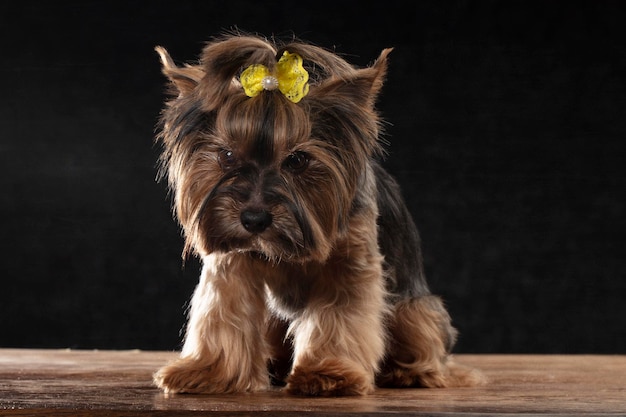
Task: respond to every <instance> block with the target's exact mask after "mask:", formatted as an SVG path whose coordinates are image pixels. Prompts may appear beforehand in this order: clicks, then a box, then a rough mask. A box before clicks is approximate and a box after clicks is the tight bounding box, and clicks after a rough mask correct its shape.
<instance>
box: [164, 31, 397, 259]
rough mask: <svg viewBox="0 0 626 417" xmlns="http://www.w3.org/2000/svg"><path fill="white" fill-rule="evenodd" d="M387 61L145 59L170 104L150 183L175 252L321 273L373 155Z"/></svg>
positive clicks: (285, 51) (307, 48)
mask: <svg viewBox="0 0 626 417" xmlns="http://www.w3.org/2000/svg"><path fill="white" fill-rule="evenodd" d="M390 51H391V50H390V49H386V50H384V51H383V52H382V54H381V55H380V57H379V59H378V60H377V61H376V62H375V63H374V64H373V65H372V66H371V67H368V68H363V69H356V68H354V67H353V66H351V65H349V64H348V63H347V62H346V61H344V60H343V59H342V58H340V57H338V56H337V55H335V54H333V53H331V52H328V51H326V50H323V49H321V48H319V47H316V46H312V45H309V44H305V43H300V42H292V43H288V44H285V45H282V46H278V45H275V44H273V43H270V42H268V41H266V40H263V39H261V38H257V37H253V36H229V37H225V38H222V39H219V40H217V41H215V42H212V43H209V44H208V45H207V46H206V47H205V49H204V51H203V54H202V57H201V61H200V63H199V64H198V65H186V66H182V67H178V66H176V65H175V64H174V62H173V60H172V59H171V58H170V56H169V55H168V53H167V51H166V50H165V49H163V48H161V47H157V52H158V53H159V54H160V56H161V62H162V64H163V73H164V74H165V75H166V76H167V77H168V78H169V80H170V81H171V86H172V93H173V96H172V99H171V100H169V101H168V102H167V104H166V106H165V109H164V110H163V114H162V123H161V130H160V133H159V135H158V139H159V141H160V142H161V143H162V147H163V152H162V155H161V176H163V177H167V178H168V181H169V185H170V188H171V190H172V192H173V196H174V203H175V212H176V216H177V217H178V220H179V221H180V223H181V225H182V227H183V230H184V234H185V239H186V249H185V252H186V253H187V252H189V251H195V252H197V253H198V254H200V255H204V254H208V253H211V252H228V251H249V252H258V253H260V254H261V255H263V256H265V257H267V258H269V259H273V260H281V259H282V260H288V261H291V262H301V261H306V260H317V261H324V260H325V259H326V258H327V257H328V255H329V253H330V252H331V250H332V248H333V243H334V242H335V240H336V239H337V237H338V236H340V235H341V233H342V232H343V231H344V230H345V228H346V227H347V225H348V223H349V218H350V214H351V211H352V210H353V209H354V207H353V205H354V204H353V203H354V198H355V195H356V193H357V189H358V186H359V180H360V177H361V175H362V173H363V172H364V170H365V168H366V166H367V164H368V163H369V160H370V158H371V157H372V155H373V154H375V153H376V152H378V151H379V149H380V148H379V146H380V145H379V140H378V136H379V128H380V122H379V118H378V115H377V114H376V112H375V110H374V101H375V99H376V95H377V93H378V91H379V90H380V87H381V85H382V82H383V78H384V75H385V72H386V57H387V54H388V53H389V52H390ZM283 57H287V58H288V59H289V60H291V61H292V62H288V63H287V67H285V66H284V59H281V58H283ZM281 66H282V67H281ZM285 68H286V69H285ZM245 71H247V72H245ZM302 71H305V72H304V73H303V72H302ZM285 72H287V74H286V75H285ZM251 73H252V75H251ZM264 74H265V75H266V76H263V75H264ZM303 74H304V75H303ZM277 78H278V79H277ZM296 78H297V79H296ZM285 79H286V81H285ZM290 82H291V84H289V83H290ZM255 83H256V84H255ZM259 83H261V84H259ZM281 83H282V84H285V83H287V84H288V87H289V86H292V87H293V88H295V91H296V94H295V97H294V94H290V93H289V92H288V91H286V88H288V87H286V88H282V87H284V85H281V88H278V86H279V84H281ZM294 83H295V84H294ZM251 90H254V91H252V92H251Z"/></svg>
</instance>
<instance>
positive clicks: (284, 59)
mask: <svg viewBox="0 0 626 417" xmlns="http://www.w3.org/2000/svg"><path fill="white" fill-rule="evenodd" d="M239 80H240V81H241V85H242V87H243V91H244V92H245V93H246V95H247V96H248V97H255V96H257V95H258V94H259V93H260V92H261V91H263V90H268V91H272V90H276V89H278V90H279V91H280V92H281V93H283V95H284V96H285V97H287V99H289V100H290V101H292V102H294V103H297V102H299V101H300V100H302V98H303V97H304V96H306V95H307V93H308V92H309V84H308V81H309V73H308V72H307V71H306V70H305V69H304V67H303V66H302V57H300V55H298V54H291V53H289V52H287V51H285V52H284V53H283V56H281V57H280V59H279V60H278V62H277V63H276V73H275V74H272V73H271V72H270V70H269V69H268V68H267V67H266V66H265V65H261V64H253V65H250V66H249V67H248V68H246V69H245V70H244V71H243V72H242V73H241V76H240V77H239Z"/></svg>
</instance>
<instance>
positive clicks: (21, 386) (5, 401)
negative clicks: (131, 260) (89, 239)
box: [0, 349, 626, 416]
mask: <svg viewBox="0 0 626 417" xmlns="http://www.w3.org/2000/svg"><path fill="white" fill-rule="evenodd" d="M175 356H176V354H175V353H171V352H146V351H76V350H29V349H0V415H3V416H4V415H10V416H26V415H28V416H37V415H46V416H49V415H59V416H70V415H71V416H135V415H145V416H187V415H198V414H202V415H210V416H253V415H254V416H257V415H258V414H259V413H263V414H265V415H279V416H303V415H309V416H331V415H332V416H354V415H358V416H380V415H408V416H449V415H461V416H477V415H502V414H524V415H585V416H587V415H626V356H624V355H616V356H608V355H605V356H599V355H458V356H457V360H458V361H459V362H462V363H464V364H466V365H470V366H475V367H477V368H480V369H482V370H483V372H484V373H485V374H486V375H487V377H488V378H489V380H490V382H489V384H487V385H486V386H484V387H478V388H462V389H379V390H377V391H376V392H375V393H374V394H373V395H369V396H366V397H349V398H345V397H344V398H300V397H291V396H288V395H286V394H285V393H283V392H282V391H280V390H278V389H276V390H271V391H268V392H262V393H255V394H237V395H210V396H197V395H177V396H167V395H164V394H163V393H161V392H160V391H159V390H157V389H156V388H155V387H154V386H153V385H152V382H151V374H152V372H154V371H155V370H156V369H157V368H158V367H159V366H161V365H162V364H164V363H165V362H167V361H169V360H171V359H173V358H174V357H175Z"/></svg>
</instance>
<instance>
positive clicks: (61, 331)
mask: <svg viewBox="0 0 626 417" xmlns="http://www.w3.org/2000/svg"><path fill="white" fill-rule="evenodd" d="M622 4H623V3H622V2H619V1H615V2H604V1H587V2H580V1H567V2H558V1H542V2H529V1H502V2H497V1H483V2H472V1H432V2H426V3H425V2H419V1H416V2H407V1H402V2H398V3H395V2H393V1H380V2H372V3H371V4H370V3H369V2H362V1H354V2H341V1H334V2H313V1H286V0H283V1H274V2H262V1H256V0H254V1H252V0H250V1H237V0H234V1H224V0H219V1H210V0H205V1H169V2H163V1H145V2H140V1H126V2H119V3H115V2H112V1H89V0H76V1H54V2H52V1H38V2H36V1H28V0H26V1H20V2H2V4H1V5H0V94H1V99H0V190H1V193H0V213H1V217H0V222H1V223H0V233H2V239H1V242H0V245H1V247H0V274H1V275H0V276H1V285H0V347H71V348H101V349H104V348H118V349H126V348H141V349H175V348H177V347H179V343H180V335H179V331H180V329H181V328H182V327H183V325H184V321H185V317H184V306H185V303H186V301H187V300H188V298H189V297H190V295H191V292H192V290H193V287H194V286H195V284H196V282H197V278H198V272H199V264H198V263H197V261H194V260H191V261H188V262H187V263H186V265H185V267H184V268H183V265H182V261H181V259H180V253H181V249H182V239H181V237H180V232H179V230H178V227H177V225H176V223H175V221H174V220H173V219H172V216H171V212H170V201H169V199H168V197H167V195H166V189H165V185H164V184H160V183H156V182H155V175H156V169H155V161H156V159H157V156H158V149H157V147H156V146H154V145H153V139H152V138H153V132H154V127H155V125H156V121H157V118H158V114H159V111H160V108H161V105H162V101H163V99H164V94H163V93H164V84H165V80H164V79H163V77H162V76H161V74H160V68H159V65H158V59H157V56H156V54H155V53H154V51H153V47H154V46H155V45H158V44H160V45H163V46H165V47H166V48H168V50H169V51H170V53H171V54H172V56H173V57H174V59H175V60H176V61H177V62H178V63H182V62H185V61H193V60H194V59H196V58H197V56H198V54H199V52H200V50H201V48H202V46H203V44H204V42H205V41H208V40H210V38H211V37H212V36H215V35H219V34H220V33H221V32H222V31H223V30H226V29H232V28H234V27H239V28H240V29H241V30H246V31H250V32H259V33H261V34H264V35H267V36H271V35H276V36H279V37H287V38H289V37H290V36H292V35H296V36H298V37H300V38H302V39H306V40H309V41H312V42H314V43H316V44H319V45H321V46H324V47H329V48H334V49H335V50H336V51H337V52H340V53H343V54H346V55H345V56H346V58H347V59H348V60H350V61H351V62H352V63H354V64H356V65H359V66H364V65H367V64H368V63H370V62H372V60H374V59H375V58H376V57H377V55H378V54H379V52H380V51H381V50H382V49H383V48H384V47H389V46H393V47H395V48H396V49H395V51H394V52H393V54H392V55H391V57H390V71H389V76H388V82H387V85H386V87H385V89H384V91H383V94H382V96H381V97H380V100H379V108H380V110H381V111H382V113H383V114H384V116H385V118H386V120H387V121H388V122H389V125H388V127H387V132H388V134H389V136H388V137H387V139H389V140H390V142H391V143H390V145H389V147H388V150H389V156H388V158H387V160H386V166H387V167H388V168H389V169H390V171H391V172H392V173H393V174H394V175H395V176H396V177H397V178H398V179H399V181H400V182H401V185H402V186H403V189H404V193H405V196H406V199H407V202H408V205H409V207H410V209H411V211H412V213H413V215H414V217H415V220H416V223H417V224H418V227H419V228H420V230H421V233H422V238H423V243H424V252H425V261H426V268H427V273H428V275H429V278H430V282H431V286H432V289H433V291H434V292H436V293H438V294H440V295H442V296H443V298H444V299H445V301H446V303H447V305H448V306H449V309H450V311H451V314H452V316H453V319H454V322H455V324H456V326H457V327H458V328H459V329H460V331H461V338H460V341H459V344H458V345H457V349H456V350H457V351H458V352H538V353H547V352H560V353H586V352H595V353H626V337H625V336H626V332H625V330H624V329H625V328H626V274H625V272H624V271H625V269H626V259H625V256H624V255H625V251H624V244H625V243H626V224H625V223H626V222H625V220H624V217H625V215H626V212H625V207H624V203H625V199H624V195H625V193H624V189H625V188H626V187H625V186H626V175H625V174H624V172H623V171H624V170H623V167H622V166H623V165H624V162H625V160H626V158H625V157H626V145H625V143H624V142H625V141H626V36H625V35H626V31H625V30H624V27H625V26H626V25H625V24H624V22H625V21H626V13H625V7H624V6H622Z"/></svg>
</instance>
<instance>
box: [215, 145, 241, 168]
mask: <svg viewBox="0 0 626 417" xmlns="http://www.w3.org/2000/svg"><path fill="white" fill-rule="evenodd" d="M217 161H218V162H219V164H220V167H221V168H222V169H223V170H224V171H227V170H229V169H233V168H235V166H236V165H237V157H236V156H235V153H234V152H233V151H231V150H228V149H222V150H220V151H219V153H218V154H217Z"/></svg>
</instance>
